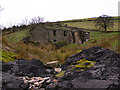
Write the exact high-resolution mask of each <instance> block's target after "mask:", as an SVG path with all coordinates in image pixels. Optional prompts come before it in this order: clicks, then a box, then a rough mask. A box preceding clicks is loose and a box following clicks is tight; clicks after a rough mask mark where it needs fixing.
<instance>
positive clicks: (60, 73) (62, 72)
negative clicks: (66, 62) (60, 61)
mask: <svg viewBox="0 0 120 90" xmlns="http://www.w3.org/2000/svg"><path fill="white" fill-rule="evenodd" d="M64 73H65V71H61V72H59V73H58V74H56V75H55V76H56V77H63V76H64Z"/></svg>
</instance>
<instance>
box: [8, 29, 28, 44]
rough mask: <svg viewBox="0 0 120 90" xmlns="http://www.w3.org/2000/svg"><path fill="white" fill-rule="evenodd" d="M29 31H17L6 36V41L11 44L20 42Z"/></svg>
mask: <svg viewBox="0 0 120 90" xmlns="http://www.w3.org/2000/svg"><path fill="white" fill-rule="evenodd" d="M28 31H29V30H21V31H17V32H14V33H11V34H8V35H7V37H8V40H10V42H11V43H17V42H19V41H20V40H22V39H23V38H24V37H27V36H28V35H29V32H28Z"/></svg>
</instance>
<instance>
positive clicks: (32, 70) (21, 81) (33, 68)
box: [2, 59, 54, 90]
mask: <svg viewBox="0 0 120 90" xmlns="http://www.w3.org/2000/svg"><path fill="white" fill-rule="evenodd" d="M53 71H54V70H53V69H52V68H50V67H49V68H48V67H46V66H45V65H44V64H43V63H42V62H41V61H40V60H36V59H32V60H29V61H28V60H25V59H18V60H15V61H13V62H9V63H2V88H3V90H6V89H18V90H19V89H20V90H24V89H32V88H33V86H35V85H37V84H38V85H37V86H39V87H41V86H42V84H43V83H44V81H45V80H46V78H43V80H40V77H48V76H51V74H53ZM20 77H23V78H20ZM31 77H33V78H34V79H31ZM35 77H36V78H37V77H38V78H37V79H36V78H35Z"/></svg>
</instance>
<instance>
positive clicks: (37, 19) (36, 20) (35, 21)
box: [29, 16, 44, 24]
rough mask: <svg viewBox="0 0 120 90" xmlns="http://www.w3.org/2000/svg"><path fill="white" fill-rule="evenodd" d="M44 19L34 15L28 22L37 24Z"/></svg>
mask: <svg viewBox="0 0 120 90" xmlns="http://www.w3.org/2000/svg"><path fill="white" fill-rule="evenodd" d="M43 21H44V18H41V17H39V16H38V17H34V18H32V19H31V21H30V22H29V23H30V24H38V23H41V22H43Z"/></svg>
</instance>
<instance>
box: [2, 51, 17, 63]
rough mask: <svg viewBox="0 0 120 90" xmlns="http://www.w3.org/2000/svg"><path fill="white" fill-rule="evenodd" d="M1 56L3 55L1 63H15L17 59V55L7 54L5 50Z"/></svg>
mask: <svg viewBox="0 0 120 90" xmlns="http://www.w3.org/2000/svg"><path fill="white" fill-rule="evenodd" d="M0 55H1V57H0V61H4V62H6V63H8V62H11V61H14V60H15V57H16V55H15V54H14V53H12V52H7V51H5V50H0Z"/></svg>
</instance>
